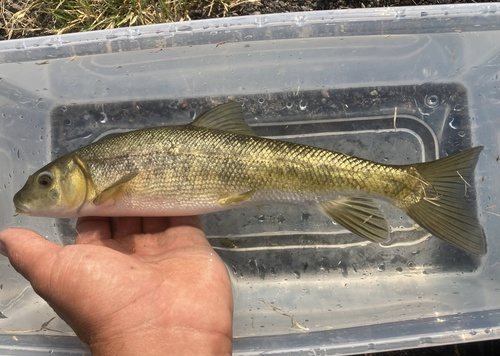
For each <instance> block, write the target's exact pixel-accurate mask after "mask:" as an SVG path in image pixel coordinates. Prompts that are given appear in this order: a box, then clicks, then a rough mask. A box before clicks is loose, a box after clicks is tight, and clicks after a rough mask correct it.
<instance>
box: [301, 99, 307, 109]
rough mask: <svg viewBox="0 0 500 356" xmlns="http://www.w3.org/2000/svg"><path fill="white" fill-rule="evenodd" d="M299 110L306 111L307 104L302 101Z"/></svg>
mask: <svg viewBox="0 0 500 356" xmlns="http://www.w3.org/2000/svg"><path fill="white" fill-rule="evenodd" d="M299 109H300V110H305V109H307V102H304V101H302V100H301V101H300V102H299Z"/></svg>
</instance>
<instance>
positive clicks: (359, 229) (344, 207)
mask: <svg viewBox="0 0 500 356" xmlns="http://www.w3.org/2000/svg"><path fill="white" fill-rule="evenodd" d="M320 206H321V209H322V210H323V212H324V213H325V214H326V215H327V216H329V217H330V218H332V219H333V220H335V221H336V222H337V223H338V224H340V225H341V226H343V227H344V228H346V229H347V230H349V231H351V232H353V233H355V234H357V235H359V236H361V237H363V238H365V239H368V240H371V241H374V242H384V241H387V240H389V223H388V222H387V220H386V218H385V216H384V213H383V212H382V210H380V208H379V207H378V205H377V204H376V203H375V202H374V201H373V200H372V199H370V198H366V197H359V196H352V197H342V198H340V199H336V200H334V201H330V202H327V203H323V204H320Z"/></svg>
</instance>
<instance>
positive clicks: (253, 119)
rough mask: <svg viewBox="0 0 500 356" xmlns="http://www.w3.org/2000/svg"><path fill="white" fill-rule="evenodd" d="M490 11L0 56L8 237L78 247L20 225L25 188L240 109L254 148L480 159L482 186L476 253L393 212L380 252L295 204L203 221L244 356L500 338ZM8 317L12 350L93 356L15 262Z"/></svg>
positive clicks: (343, 16)
mask: <svg viewBox="0 0 500 356" xmlns="http://www.w3.org/2000/svg"><path fill="white" fill-rule="evenodd" d="M498 10H500V7H499V5H498V4H493V3H492V4H471V5H450V6H432V7H411V8H379V9H363V10H341V11H326V12H306V13H290V14H276V15H268V16H267V15H266V16H250V17H236V18H226V19H217V20H204V21H196V22H184V23H173V24H162V25H155V26H145V27H134V28H127V29H116V30H109V31H100V32H89V33H79V34H71V35H64V36H51V37H40V38H33V39H25V40H15V41H5V42H0V114H1V117H0V122H1V132H0V166H1V167H2V170H1V171H0V179H1V181H0V182H1V184H0V202H1V204H0V227H2V228H5V227H8V226H25V227H29V228H33V229H35V230H37V231H38V232H40V233H41V234H43V235H45V236H47V238H49V239H51V240H54V241H57V242H59V243H63V244H69V243H72V239H73V237H74V231H73V224H74V221H68V220H54V219H46V218H34V217H25V216H17V215H15V214H14V208H13V204H12V196H13V194H14V193H15V192H16V191H17V190H18V189H19V188H20V187H21V186H22V184H23V183H24V181H25V179H26V177H27V175H28V174H30V173H32V172H33V171H34V170H35V169H37V168H39V167H40V166H41V165H42V164H43V163H46V162H49V161H51V160H52V159H54V158H55V157H58V156H60V155H61V154H63V153H65V152H67V151H69V150H73V149H75V148H78V147H80V146H82V145H84V144H87V143H90V142H92V141H94V140H96V139H97V138H99V137H100V136H102V135H104V134H107V133H110V132H113V131H123V130H129V129H134V128H139V127H144V126H156V125H171V124H178V123H188V122H190V121H191V120H192V119H193V118H194V117H195V116H197V115H199V114H200V113H201V112H203V111H205V110H206V109H209V108H211V107H213V106H215V105H216V104H218V103H222V102H226V101H228V100H237V101H239V102H241V103H242V104H243V108H244V112H245V115H246V118H247V121H248V122H249V123H250V124H251V125H252V126H253V127H254V128H255V130H256V131H257V133H258V134H260V135H263V136H269V137H277V138H281V139H289V140H294V141H297V142H304V143H307V144H311V145H317V146H322V147H327V148H330V149H334V150H338V151H342V152H346V153H349V154H355V155H358V156H362V157H366V158H369V159H372V160H376V161H380V162H385V163H410V162H419V161H423V160H430V159H434V158H436V157H440V156H445V155H447V154H448V153H451V152H456V151H459V150H462V149H466V148H468V147H472V146H477V145H484V146H485V149H484V151H483V153H482V154H481V158H480V161H479V164H478V167H477V169H476V177H475V187H474V188H475V189H474V191H475V195H476V198H477V214H478V216H479V218H480V221H481V223H482V224H483V225H484V228H485V231H486V235H487V239H488V253H487V255H485V256H484V257H482V258H476V257H473V256H470V255H468V254H467V253H465V252H463V251H460V250H457V249H455V248H453V247H452V246H450V245H448V244H445V243H443V242H441V241H439V240H438V239H436V238H434V237H432V236H430V235H429V234H428V233H427V232H426V231H424V230H422V229H420V228H419V227H418V226H415V225H414V223H413V222H412V221H411V220H410V219H409V218H408V217H406V215H404V214H403V213H401V212H400V211H398V210H397V209H395V208H391V207H389V206H384V208H385V209H384V210H385V211H386V213H387V215H388V217H389V218H390V223H391V225H392V227H393V233H392V240H391V242H390V243H388V244H386V245H384V246H382V245H378V244H373V243H369V242H366V241H364V240H361V239H360V238H358V237H356V236H354V235H352V234H350V233H347V232H346V231H345V230H343V229H342V228H340V227H339V226H336V225H334V224H332V222H331V221H330V220H329V219H328V218H326V217H324V216H323V215H322V214H321V213H319V212H317V211H315V210H313V209H311V210H307V209H300V208H296V207H289V206H265V207H256V208H248V209H239V210H232V211H227V212H223V213H218V214H211V215H207V216H205V217H204V224H205V228H206V231H207V234H208V235H209V238H210V241H211V243H212V244H213V246H214V247H215V248H216V250H217V251H218V252H219V253H220V255H221V256H222V257H223V258H224V260H225V262H226V263H227V265H228V268H229V271H230V273H231V275H232V280H233V286H234V295H235V314H234V337H235V339H234V353H235V354H237V355H254V354H296V355H301V354H304V355H310V354H333V353H335V354H348V353H364V352H374V351H382V350H391V349H400V348H412V347H421V346H428V345H442V344H449V343H458V342H466V341H476V340H486V339H493V338H498V337H499V333H500V280H499V278H500V277H499V276H500V264H499V263H498V260H499V253H500V251H499V248H500V239H499V238H498V231H499V230H500V217H499V216H500V205H498V204H499V202H498V201H497V200H498V197H499V191H500V183H499V180H498V174H499V169H500V161H499V159H500V152H499V147H498V145H499V142H500V129H499V124H498V113H499V112H500V88H499V85H500V80H499V73H500V41H498V38H500V14H499V12H498ZM395 111H397V112H396V114H397V120H396V122H395V121H394V115H395ZM0 312H1V315H0V317H2V319H0V334H1V335H0V353H2V354H9V355H21V354H22V355H30V354H32V355H37V354H40V353H46V352H48V351H51V352H52V353H53V354H56V355H66V354H72V355H79V354H80V355H83V354H88V352H87V351H85V348H84V347H83V346H82V345H81V343H80V342H79V340H78V339H77V338H76V337H74V336H73V333H72V331H71V329H70V328H69V327H68V326H67V325H66V324H65V323H64V322H62V321H61V320H60V319H59V318H58V317H57V316H56V314H55V313H54V312H53V311H52V309H51V308H50V307H48V306H47V305H46V304H45V302H44V301H43V300H42V299H40V298H39V297H37V296H36V295H35V293H34V292H33V290H32V289H31V287H30V285H29V284H28V283H27V282H26V281H25V280H24V279H22V278H21V277H20V275H18V274H17V273H16V272H15V271H14V270H13V269H12V268H11V267H10V265H9V263H8V261H7V259H5V258H2V259H0Z"/></svg>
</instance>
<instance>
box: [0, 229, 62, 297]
mask: <svg viewBox="0 0 500 356" xmlns="http://www.w3.org/2000/svg"><path fill="white" fill-rule="evenodd" d="M61 249H62V246H59V245H58V244H56V243H54V242H51V241H48V240H46V239H45V238H44V237H42V236H40V235H39V234H37V233H36V232H34V231H31V230H27V229H12V228H11V229H6V230H3V231H0V253H2V254H3V255H5V256H7V257H8V258H9V261H10V263H11V264H12V266H13V267H14V268H15V269H16V270H17V271H18V272H19V273H21V274H22V275H23V276H24V277H25V278H26V279H27V280H28V281H30V282H31V284H34V285H35V284H36V285H40V284H42V285H43V284H45V283H44V281H46V280H48V279H49V274H50V268H47V266H50V265H51V264H52V263H53V261H54V258H55V256H56V254H57V252H58V251H60V250H61ZM34 287H35V286H34Z"/></svg>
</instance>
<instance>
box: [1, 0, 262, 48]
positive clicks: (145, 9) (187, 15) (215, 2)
mask: <svg viewBox="0 0 500 356" xmlns="http://www.w3.org/2000/svg"><path fill="white" fill-rule="evenodd" d="M246 3H258V1H257V0H194V1H188V0H32V1H30V0H17V1H16V0H0V39H11V38H19V37H28V36H40V35H52V34H61V33H68V32H80V31H92V30H101V29H109V28H116V27H125V26H134V25H147V24H153V23H162V22H172V21H184V20H190V19H192V17H195V18H208V17H222V16H227V15H229V14H230V12H231V10H233V9H236V8H237V7H238V6H240V5H243V4H246Z"/></svg>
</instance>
